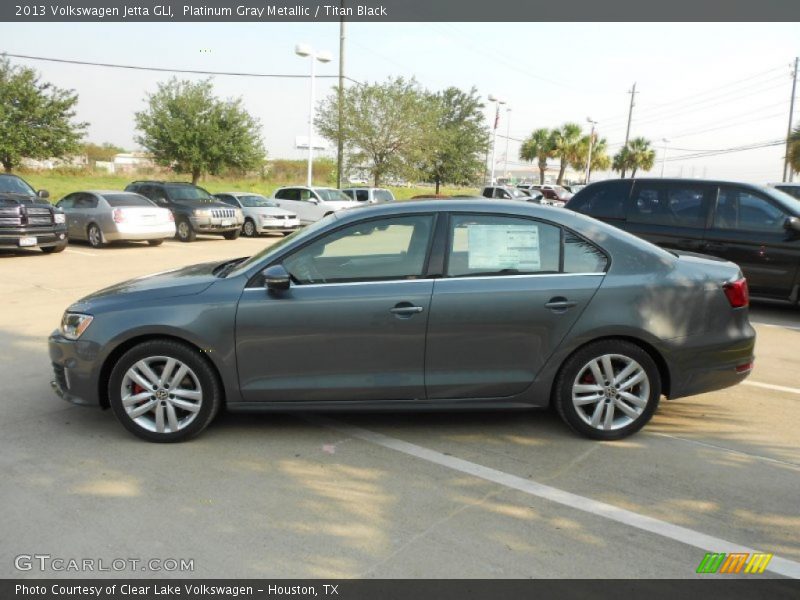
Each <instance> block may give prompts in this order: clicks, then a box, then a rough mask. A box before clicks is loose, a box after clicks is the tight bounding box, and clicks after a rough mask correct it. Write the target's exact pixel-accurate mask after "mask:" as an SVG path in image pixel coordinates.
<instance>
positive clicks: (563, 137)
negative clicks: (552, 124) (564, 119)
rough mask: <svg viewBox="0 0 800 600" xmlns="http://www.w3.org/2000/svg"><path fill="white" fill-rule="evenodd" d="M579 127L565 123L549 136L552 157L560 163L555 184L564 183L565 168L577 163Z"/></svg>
mask: <svg viewBox="0 0 800 600" xmlns="http://www.w3.org/2000/svg"><path fill="white" fill-rule="evenodd" d="M581 133H582V131H581V126H580V125H578V124H577V123H565V124H564V125H562V126H561V127H559V128H558V129H555V130H553V132H552V134H551V143H552V145H553V152H554V155H555V156H557V157H558V158H559V160H560V162H561V164H560V166H559V168H558V179H557V180H556V184H558V185H561V184H562V183H563V182H564V172H565V171H566V170H567V166H568V165H570V164H574V163H576V162H578V159H579V155H580V147H581V137H582V136H581Z"/></svg>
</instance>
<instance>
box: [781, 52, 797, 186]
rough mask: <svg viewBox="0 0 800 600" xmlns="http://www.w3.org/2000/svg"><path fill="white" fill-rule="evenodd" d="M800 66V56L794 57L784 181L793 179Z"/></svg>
mask: <svg viewBox="0 0 800 600" xmlns="http://www.w3.org/2000/svg"><path fill="white" fill-rule="evenodd" d="M799 66H800V57H795V59H794V71H792V98H791V101H790V102H789V128H788V129H787V131H786V156H784V159H783V181H791V180H792V179H793V177H792V175H793V173H792V169H790V168H789V147H790V143H789V140H791V138H792V125H793V123H792V120H793V119H794V97H795V95H796V94H795V91H796V90H797V70H798V67H799Z"/></svg>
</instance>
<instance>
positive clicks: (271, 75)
mask: <svg viewBox="0 0 800 600" xmlns="http://www.w3.org/2000/svg"><path fill="white" fill-rule="evenodd" d="M2 54H3V55H4V56H11V57H13V58H23V59H27V60H40V61H45V62H54V63H65V64H70V65H83V66H89V67H106V68H109V69H129V70H133V71H158V72H161V73H187V74H191V75H225V76H231V77H264V78H274V79H308V78H310V77H311V75H300V74H294V73H244V72H237V71H203V70H199V69H175V68H171V67H143V66H141V65H118V64H113V63H101V62H91V61H86V60H70V59H66V58H51V57H46V56H30V55H27V54H11V53H8V52H3V53H2ZM316 77H318V78H323V79H338V78H339V76H338V75H316ZM345 79H347V80H348V81H351V82H352V83H355V84H357V85H363V84H362V83H361V82H360V81H356V80H355V79H353V78H352V77H345Z"/></svg>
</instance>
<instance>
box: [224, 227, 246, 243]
mask: <svg viewBox="0 0 800 600" xmlns="http://www.w3.org/2000/svg"><path fill="white" fill-rule="evenodd" d="M240 235H242V230H241V229H234V230H233V231H226V232H225V233H223V234H222V237H224V238H225V239H226V240H238V239H239V236H240Z"/></svg>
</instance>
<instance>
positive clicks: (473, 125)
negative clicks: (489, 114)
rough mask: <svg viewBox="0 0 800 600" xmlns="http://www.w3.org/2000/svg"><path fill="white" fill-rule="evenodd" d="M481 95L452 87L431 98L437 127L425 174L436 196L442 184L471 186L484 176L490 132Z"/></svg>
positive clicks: (423, 167)
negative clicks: (432, 184) (433, 186)
mask: <svg viewBox="0 0 800 600" xmlns="http://www.w3.org/2000/svg"><path fill="white" fill-rule="evenodd" d="M477 94H478V92H477V90H476V89H475V88H474V87H473V88H472V89H471V90H470V91H469V92H464V91H462V90H460V89H458V88H455V87H449V88H447V89H446V90H444V91H442V92H439V93H437V94H431V95H430V97H429V100H430V102H431V103H432V104H433V107H432V110H433V111H434V113H435V115H436V126H435V130H434V131H433V132H432V133H433V135H432V136H431V139H430V143H429V146H428V149H429V152H427V153H426V154H427V155H426V156H424V157H423V164H422V166H421V171H422V173H423V175H424V177H425V179H426V180H429V181H433V182H434V183H435V184H436V192H435V193H436V194H438V193H439V186H440V185H441V184H442V183H450V184H455V185H468V184H470V183H474V182H475V181H476V180H478V179H480V177H481V175H482V173H481V172H482V170H483V168H484V165H483V159H482V157H481V155H482V154H483V153H484V152H485V151H486V149H487V148H488V147H489V131H488V129H487V127H486V124H485V122H484V117H483V103H482V102H481V100H480V98H479V97H478V95H477Z"/></svg>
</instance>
